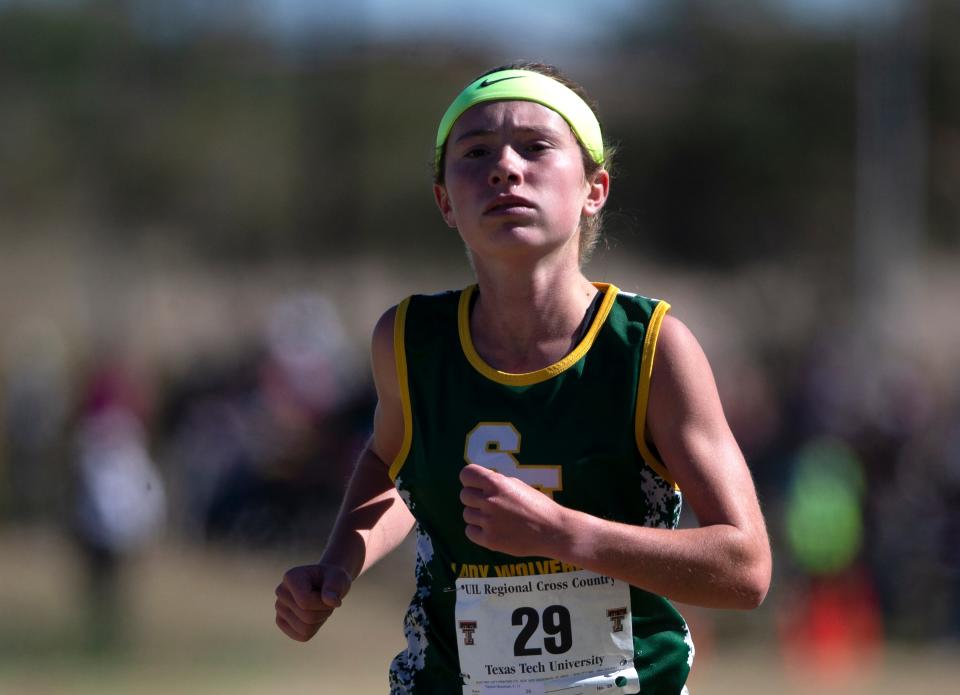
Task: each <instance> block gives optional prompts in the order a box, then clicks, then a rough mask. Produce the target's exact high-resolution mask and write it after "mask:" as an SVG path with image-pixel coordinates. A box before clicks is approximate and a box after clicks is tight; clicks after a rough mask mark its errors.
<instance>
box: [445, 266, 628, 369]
mask: <svg viewBox="0 0 960 695" xmlns="http://www.w3.org/2000/svg"><path fill="white" fill-rule="evenodd" d="M593 285H594V287H596V288H597V289H598V290H600V291H601V292H604V293H605V294H604V297H603V301H602V302H601V303H600V309H599V310H598V311H597V315H596V316H595V317H594V318H593V323H591V324H590V329H589V330H588V331H587V333H586V335H585V336H583V340H581V341H580V343H579V344H578V345H577V347H575V348H574V349H573V350H572V351H571V352H570V353H569V354H568V355H567V356H566V357H564V358H563V359H561V360H560V361H558V362H554V363H553V364H551V365H549V366H546V367H544V368H543V369H538V370H537V371H535V372H522V373H519V374H515V373H511V372H501V371H500V370H499V369H494V368H493V367H491V366H490V365H489V364H487V363H486V362H485V361H484V359H483V358H482V357H480V355H479V354H478V353H477V350H476V348H474V346H473V338H472V337H471V336H470V298H471V297H472V296H473V293H474V292H476V290H477V286H476V285H470V286H469V287H467V288H465V289H464V290H463V291H461V292H460V306H459V308H458V310H457V311H458V321H457V323H458V327H459V330H460V345H461V347H462V348H463V354H464V355H466V357H467V360H468V361H469V362H470V364H472V365H473V368H474V369H476V370H477V371H478V372H480V373H481V374H483V375H484V376H485V377H487V378H488V379H491V380H493V381H496V382H497V383H500V384H505V385H507V386H529V385H531V384H538V383H540V382H541V381H546V380H547V379H549V378H551V377H554V376H556V375H557V374H560V373H561V372H564V371H566V370H567V369H569V368H570V367H572V366H573V365H575V364H576V363H577V362H578V361H579V360H580V358H581V357H583V356H584V355H585V354H587V351H588V350H589V349H590V347H591V346H592V345H593V341H594V340H595V339H596V337H597V333H599V332H600V328H601V326H603V322H604V321H606V320H607V315H608V314H609V313H610V309H612V308H613V302H614V300H616V298H617V293H618V292H619V291H620V290H619V289H617V287H616V286H614V285H611V284H609V283H605V282H595V283H593Z"/></svg>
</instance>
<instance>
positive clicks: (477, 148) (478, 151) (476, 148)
mask: <svg viewBox="0 0 960 695" xmlns="http://www.w3.org/2000/svg"><path fill="white" fill-rule="evenodd" d="M487 151H488V150H487V148H486V147H483V146H482V145H473V146H471V147H468V148H466V149H465V150H464V151H463V154H462V157H463V158H464V159H479V158H480V157H483V156H484V155H485V154H487Z"/></svg>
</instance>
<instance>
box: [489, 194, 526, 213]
mask: <svg viewBox="0 0 960 695" xmlns="http://www.w3.org/2000/svg"><path fill="white" fill-rule="evenodd" d="M535 207H536V206H535V205H534V204H533V203H532V202H530V201H529V200H527V199H526V198H521V197H520V196H515V195H501V196H497V197H496V198H494V199H493V200H492V201H490V203H489V204H488V205H487V206H486V207H485V208H484V210H483V214H485V215H498V214H518V213H519V214H528V213H530V212H531V211H532V210H533V209H534V208H535Z"/></svg>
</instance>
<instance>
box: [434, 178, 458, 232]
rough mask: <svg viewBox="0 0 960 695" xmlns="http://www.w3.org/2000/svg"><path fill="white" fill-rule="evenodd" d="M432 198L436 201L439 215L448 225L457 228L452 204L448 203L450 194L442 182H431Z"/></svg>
mask: <svg viewBox="0 0 960 695" xmlns="http://www.w3.org/2000/svg"><path fill="white" fill-rule="evenodd" d="M433 198H434V200H436V201H437V207H438V208H440V215H441V216H442V217H443V221H444V222H446V223H447V226H448V227H451V228H453V229H456V228H457V218H456V216H455V215H454V213H453V206H452V205H451V204H450V195H449V194H448V193H447V189H446V188H445V187H444V186H443V184H439V183H435V184H433Z"/></svg>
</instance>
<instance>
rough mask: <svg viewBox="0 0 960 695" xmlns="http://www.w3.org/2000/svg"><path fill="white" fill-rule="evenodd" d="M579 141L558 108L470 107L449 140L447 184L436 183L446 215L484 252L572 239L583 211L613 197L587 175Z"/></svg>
mask: <svg viewBox="0 0 960 695" xmlns="http://www.w3.org/2000/svg"><path fill="white" fill-rule="evenodd" d="M582 156H583V155H582V152H581V149H580V145H579V143H578V142H577V139H576V137H575V136H574V135H573V132H572V131H571V130H570V127H569V125H567V122H566V121H565V120H564V119H563V117H562V116H560V115H559V114H558V113H556V112H555V111H553V110H551V109H549V108H547V107H545V106H541V105H540V104H537V103H534V102H530V101H498V102H489V103H485V104H479V105H477V106H474V107H473V108H471V109H469V110H468V111H466V112H465V113H464V114H463V115H462V116H461V117H460V118H459V120H458V121H457V123H456V124H455V125H454V127H453V130H452V131H451V133H450V137H449V139H448V140H447V151H446V158H445V162H446V164H445V166H446V169H445V172H444V183H443V184H442V185H439V184H438V185H437V186H435V187H434V193H435V195H436V199H437V205H438V206H439V207H440V211H441V213H442V214H443V218H444V220H445V221H446V222H447V224H449V225H450V226H451V227H456V228H457V229H458V230H459V232H460V235H461V236H462V237H463V239H464V242H465V243H466V244H467V246H468V247H469V248H470V250H471V252H472V253H473V254H474V256H475V257H477V258H481V259H482V258H484V257H485V256H486V255H488V254H494V255H499V254H501V253H503V252H505V251H510V252H518V251H531V250H536V249H539V250H541V251H543V250H546V251H549V250H552V249H555V248H558V247H562V246H564V245H569V244H572V246H573V247H574V251H575V252H576V246H577V236H578V228H579V223H580V218H581V216H582V215H584V214H588V215H589V214H596V212H599V210H600V208H601V207H602V206H603V203H604V202H605V200H606V193H607V183H608V180H607V179H606V178H605V177H606V173H605V172H603V176H602V177H601V178H602V179H603V181H602V182H601V184H599V185H598V184H597V183H596V182H593V183H591V184H588V182H587V181H586V179H585V177H584V169H583V159H582Z"/></svg>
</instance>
